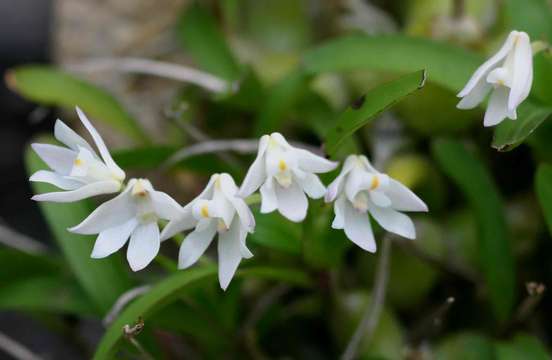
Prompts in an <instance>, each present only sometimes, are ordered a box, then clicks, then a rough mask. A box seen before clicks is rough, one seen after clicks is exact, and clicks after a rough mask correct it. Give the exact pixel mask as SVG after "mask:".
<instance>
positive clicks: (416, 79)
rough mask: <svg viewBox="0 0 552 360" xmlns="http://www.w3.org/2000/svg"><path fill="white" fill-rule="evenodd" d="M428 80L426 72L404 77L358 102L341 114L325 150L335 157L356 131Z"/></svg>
mask: <svg viewBox="0 0 552 360" xmlns="http://www.w3.org/2000/svg"><path fill="white" fill-rule="evenodd" d="M425 80H426V73H425V71H424V70H420V71H417V72H414V73H412V74H409V75H406V76H403V77H401V78H399V79H397V80H395V81H391V82H389V83H386V84H383V85H380V86H378V87H376V88H374V89H373V90H372V91H370V92H369V93H368V94H366V95H364V96H363V97H361V98H360V99H359V100H357V102H359V103H357V104H355V105H353V106H351V107H350V108H348V109H347V110H345V112H344V113H342V114H341V116H340V117H339V119H338V120H337V125H336V126H335V127H334V128H333V129H331V130H330V131H329V132H328V135H327V136H326V142H325V150H326V152H327V153H328V154H330V155H331V156H333V155H334V154H335V152H336V151H337V149H338V147H339V146H340V145H341V143H343V142H344V141H345V140H347V139H348V138H349V137H350V136H351V135H352V134H353V133H354V132H355V131H357V130H358V129H360V128H361V127H362V126H364V125H366V124H367V123H368V122H369V121H370V120H372V119H373V118H374V117H376V116H377V115H378V114H380V113H381V112H382V111H384V110H385V109H387V108H388V107H390V106H392V105H393V104H395V103H396V102H397V101H400V100H401V99H402V98H403V97H405V96H407V95H409V94H411V93H413V92H414V91H416V90H418V89H421V88H422V87H423V86H424V83H425Z"/></svg>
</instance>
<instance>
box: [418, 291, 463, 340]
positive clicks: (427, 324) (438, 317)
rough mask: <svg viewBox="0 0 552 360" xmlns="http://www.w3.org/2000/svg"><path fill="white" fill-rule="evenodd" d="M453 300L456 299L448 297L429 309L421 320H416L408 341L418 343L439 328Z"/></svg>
mask: <svg viewBox="0 0 552 360" xmlns="http://www.w3.org/2000/svg"><path fill="white" fill-rule="evenodd" d="M455 301H456V299H455V298H454V297H452V296H451V297H448V298H447V299H446V300H445V301H444V302H443V303H442V304H441V305H439V306H438V307H437V308H436V309H434V310H433V311H431V312H430V314H429V316H426V317H425V318H422V320H420V321H418V322H417V323H418V326H416V327H415V328H414V330H413V331H412V335H411V336H410V340H409V342H410V343H418V342H420V341H421V340H422V339H424V338H425V337H427V336H428V334H431V333H432V332H433V331H435V330H436V329H439V328H440V327H441V325H442V324H443V319H444V318H445V315H446V314H447V313H448V311H449V310H450V308H451V307H452V305H453V304H454V302H455Z"/></svg>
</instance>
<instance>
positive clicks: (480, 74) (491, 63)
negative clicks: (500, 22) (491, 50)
mask: <svg viewBox="0 0 552 360" xmlns="http://www.w3.org/2000/svg"><path fill="white" fill-rule="evenodd" d="M514 37H515V32H511V33H510V35H508V38H507V39H506V41H505V42H504V45H502V47H501V48H500V50H498V52H497V53H496V54H494V55H493V56H492V57H491V58H490V59H489V60H487V61H485V62H484V63H483V64H482V65H481V66H480V67H479V68H478V69H477V70H476V71H475V73H474V74H473V75H472V77H471V78H470V80H469V81H468V83H467V84H466V86H465V87H464V88H463V89H462V90H461V91H460V92H459V93H458V97H465V96H466V95H468V94H469V93H470V92H471V91H472V90H473V89H474V88H475V86H476V85H477V83H478V82H479V81H480V80H481V79H484V78H486V77H487V74H488V73H489V72H490V71H491V70H492V69H493V68H494V67H495V66H496V65H497V64H498V63H499V62H500V61H502V60H503V59H504V58H505V57H506V55H508V52H509V51H510V50H511V49H512V47H513V45H514Z"/></svg>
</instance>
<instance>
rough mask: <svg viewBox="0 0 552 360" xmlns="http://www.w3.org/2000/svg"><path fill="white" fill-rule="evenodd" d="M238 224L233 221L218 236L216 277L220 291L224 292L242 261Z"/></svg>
mask: <svg viewBox="0 0 552 360" xmlns="http://www.w3.org/2000/svg"><path fill="white" fill-rule="evenodd" d="M240 237H241V234H240V223H239V222H237V221H234V222H233V223H232V226H230V229H228V231H225V232H222V233H220V234H219V240H218V247H217V248H218V276H219V283H220V287H221V288H222V290H226V288H227V287H228V284H230V280H232V277H234V274H235V273H236V270H237V269H238V265H239V264H240V261H241V259H242V255H241V245H242V241H241V239H240Z"/></svg>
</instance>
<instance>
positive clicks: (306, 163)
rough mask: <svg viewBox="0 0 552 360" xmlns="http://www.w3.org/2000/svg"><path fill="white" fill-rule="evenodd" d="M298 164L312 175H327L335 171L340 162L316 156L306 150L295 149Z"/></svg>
mask: <svg viewBox="0 0 552 360" xmlns="http://www.w3.org/2000/svg"><path fill="white" fill-rule="evenodd" d="M294 153H295V156H297V164H298V165H299V168H300V169H301V170H304V171H306V172H310V173H325V172H329V171H332V170H334V169H335V168H336V167H337V165H338V164H339V163H338V162H335V161H330V160H328V159H326V158H323V157H322V156H318V155H315V154H313V153H311V152H310V151H307V150H304V149H298V148H295V149H294Z"/></svg>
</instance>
